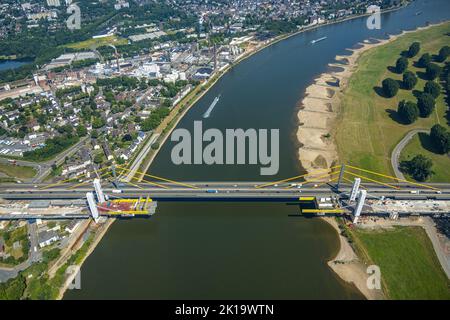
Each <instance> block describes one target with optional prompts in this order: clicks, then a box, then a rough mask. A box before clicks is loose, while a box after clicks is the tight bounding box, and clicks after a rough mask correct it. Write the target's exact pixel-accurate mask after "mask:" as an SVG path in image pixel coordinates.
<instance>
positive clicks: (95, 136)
mask: <svg viewBox="0 0 450 320" xmlns="http://www.w3.org/2000/svg"><path fill="white" fill-rule="evenodd" d="M91 138H92V139H97V138H98V131H97V130H95V129H94V130H92V132H91Z"/></svg>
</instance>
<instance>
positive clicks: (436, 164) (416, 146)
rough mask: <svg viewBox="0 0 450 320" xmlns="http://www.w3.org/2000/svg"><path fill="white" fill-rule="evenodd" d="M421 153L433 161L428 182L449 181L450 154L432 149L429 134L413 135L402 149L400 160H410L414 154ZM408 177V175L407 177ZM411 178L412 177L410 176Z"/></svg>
mask: <svg viewBox="0 0 450 320" xmlns="http://www.w3.org/2000/svg"><path fill="white" fill-rule="evenodd" d="M418 154H423V155H424V156H426V157H427V158H429V159H431V160H432V161H433V167H432V170H433V172H434V173H433V175H432V176H431V177H430V179H429V181H430V182H448V181H450V169H449V166H450V156H449V155H447V154H439V153H437V152H435V151H434V147H433V144H432V143H431V141H430V136H429V134H426V133H419V134H417V135H415V136H414V138H413V139H411V141H410V142H409V143H408V145H407V146H406V147H405V149H403V151H402V154H401V156H400V160H401V161H403V160H411V159H412V158H413V157H414V156H416V155H418ZM409 178H410V177H408V179H409ZM410 179H411V180H413V178H410Z"/></svg>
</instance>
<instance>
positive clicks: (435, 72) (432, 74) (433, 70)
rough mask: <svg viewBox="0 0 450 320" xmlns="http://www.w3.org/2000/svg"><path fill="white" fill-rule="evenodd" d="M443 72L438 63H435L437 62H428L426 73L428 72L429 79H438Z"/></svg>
mask: <svg viewBox="0 0 450 320" xmlns="http://www.w3.org/2000/svg"><path fill="white" fill-rule="evenodd" d="M441 72H442V69H441V67H440V66H438V65H437V64H435V63H429V64H428V66H427V70H426V73H427V77H428V79H429V80H434V79H436V78H437V77H439V75H440V74H441Z"/></svg>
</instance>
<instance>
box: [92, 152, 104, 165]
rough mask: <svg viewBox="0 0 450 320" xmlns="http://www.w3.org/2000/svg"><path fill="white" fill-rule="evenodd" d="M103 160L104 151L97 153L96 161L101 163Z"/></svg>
mask: <svg viewBox="0 0 450 320" xmlns="http://www.w3.org/2000/svg"><path fill="white" fill-rule="evenodd" d="M102 162H103V154H102V153H97V154H96V155H95V156H94V163H96V164H100V163H102Z"/></svg>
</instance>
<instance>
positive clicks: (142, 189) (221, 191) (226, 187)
mask: <svg viewBox="0 0 450 320" xmlns="http://www.w3.org/2000/svg"><path fill="white" fill-rule="evenodd" d="M180 183H183V184H186V185H189V186H192V187H183V186H175V187H174V186H173V185H172V184H170V183H160V184H161V185H162V186H165V187H166V188H162V187H158V186H151V185H149V184H148V183H135V184H134V186H130V185H127V184H122V185H120V184H119V186H117V187H118V188H117V187H115V186H113V185H112V184H108V185H106V184H105V183H103V191H104V192H105V193H106V194H108V195H110V196H111V197H116V198H131V199H136V198H140V197H146V196H148V195H150V196H151V197H152V199H154V200H158V201H278V202H284V201H297V200H299V198H300V197H304V196H306V197H307V196H317V197H331V196H338V197H339V198H341V199H346V198H348V197H349V194H350V192H351V189H352V185H351V184H349V183H341V184H340V186H339V190H337V188H336V184H332V183H324V184H321V185H315V186H303V185H301V184H280V185H276V186H274V185H272V186H267V187H262V188H261V187H258V186H261V185H264V184H266V183H265V182H191V181H189V182H180ZM392 185H393V186H395V187H397V188H398V189H393V188H391V187H387V186H380V185H378V184H375V183H366V184H364V188H365V189H366V190H367V198H368V199H380V198H382V197H384V198H391V199H402V200H426V199H434V200H450V184H444V183H441V184H436V183H434V184H426V185H427V186H429V187H431V188H426V187H419V186H414V185H409V184H404V183H395V184H392ZM49 186H50V185H49V184H38V185H33V184H2V185H0V198H3V199H7V200H58V199H70V200H73V199H84V198H86V193H87V192H89V191H92V189H93V188H92V187H91V186H82V187H78V188H73V185H71V184H61V185H58V186H57V187H52V188H50V187H49Z"/></svg>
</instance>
